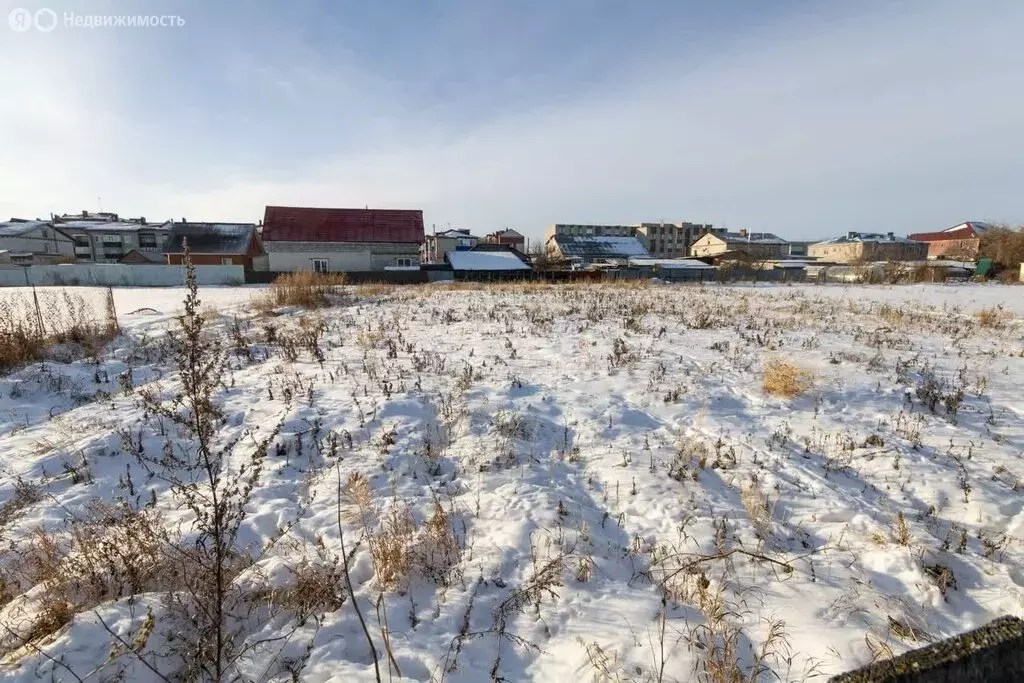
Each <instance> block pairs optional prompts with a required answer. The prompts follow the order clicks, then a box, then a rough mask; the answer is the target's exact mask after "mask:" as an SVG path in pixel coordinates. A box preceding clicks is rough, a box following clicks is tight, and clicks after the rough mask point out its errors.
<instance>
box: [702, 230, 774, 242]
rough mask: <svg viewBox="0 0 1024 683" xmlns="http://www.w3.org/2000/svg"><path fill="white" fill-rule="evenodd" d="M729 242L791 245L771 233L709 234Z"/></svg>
mask: <svg viewBox="0 0 1024 683" xmlns="http://www.w3.org/2000/svg"><path fill="white" fill-rule="evenodd" d="M708 234H709V235H714V236H715V237H717V238H719V239H721V240H723V241H724V242H726V243H729V242H743V243H749V244H789V242H787V241H786V240H784V239H782V238H781V237H779V236H778V235H776V234H774V233H770V232H748V233H747V234H746V235H744V234H742V233H739V232H726V233H708Z"/></svg>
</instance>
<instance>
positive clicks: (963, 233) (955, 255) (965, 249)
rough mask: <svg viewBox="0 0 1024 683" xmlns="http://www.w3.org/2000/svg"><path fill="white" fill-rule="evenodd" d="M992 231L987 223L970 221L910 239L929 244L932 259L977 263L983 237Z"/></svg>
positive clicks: (915, 234)
mask: <svg viewBox="0 0 1024 683" xmlns="http://www.w3.org/2000/svg"><path fill="white" fill-rule="evenodd" d="M990 229H991V226H990V225H988V224H987V223H979V222H977V221H968V222H966V223H960V224H959V225H954V226H953V227H952V228H947V229H946V230H943V231H942V232H918V233H914V234H913V235H911V236H910V239H912V240H914V241H915V242H924V243H925V244H927V245H928V258H930V259H951V260H954V261H976V260H977V259H978V252H979V251H980V250H981V236H982V235H984V234H985V233H986V232H987V231H988V230H990Z"/></svg>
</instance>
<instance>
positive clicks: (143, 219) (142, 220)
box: [139, 216, 146, 225]
mask: <svg viewBox="0 0 1024 683" xmlns="http://www.w3.org/2000/svg"><path fill="white" fill-rule="evenodd" d="M145 224H146V217H145V216H143V217H141V218H140V219H139V225H145Z"/></svg>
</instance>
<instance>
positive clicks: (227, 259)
mask: <svg viewBox="0 0 1024 683" xmlns="http://www.w3.org/2000/svg"><path fill="white" fill-rule="evenodd" d="M220 264H221V265H222V266H230V265H233V263H232V261H231V257H230V256H222V257H221V258H220Z"/></svg>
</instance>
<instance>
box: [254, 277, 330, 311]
mask: <svg viewBox="0 0 1024 683" xmlns="http://www.w3.org/2000/svg"><path fill="white" fill-rule="evenodd" d="M343 284H345V276H344V275H343V274H341V273H314V272H312V271H300V272H298V273H288V274H286V275H282V276H280V277H279V278H277V279H276V280H274V281H273V282H272V283H271V285H270V288H269V289H267V290H266V292H264V293H263V294H262V295H261V296H260V297H258V298H256V299H255V301H254V304H255V306H256V308H257V310H261V311H268V310H270V309H272V308H278V307H280V306H304V307H305V308H319V307H321V306H326V305H327V304H328V303H329V302H328V295H329V294H331V293H333V292H334V291H335V290H336V289H337V288H338V287H340V286H341V285H343Z"/></svg>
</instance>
